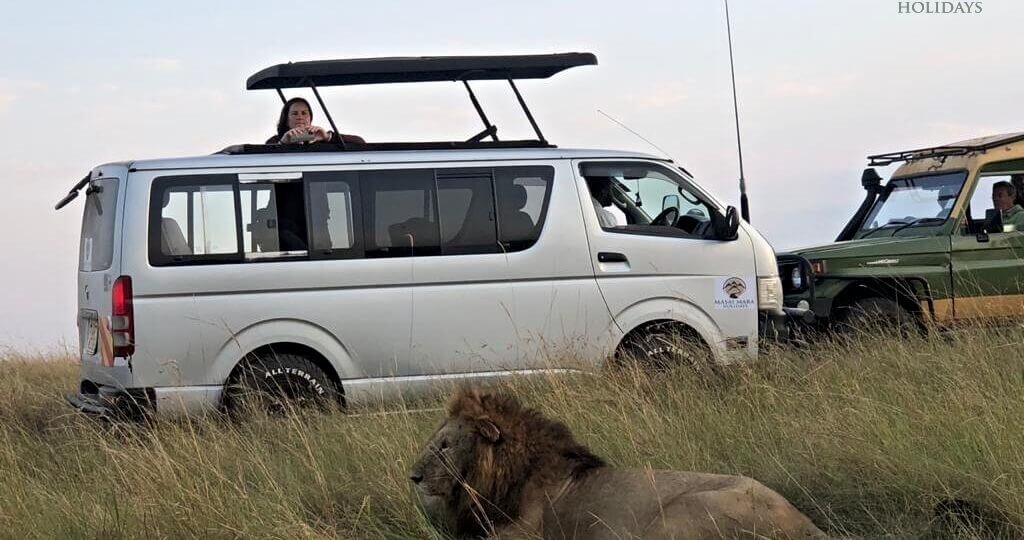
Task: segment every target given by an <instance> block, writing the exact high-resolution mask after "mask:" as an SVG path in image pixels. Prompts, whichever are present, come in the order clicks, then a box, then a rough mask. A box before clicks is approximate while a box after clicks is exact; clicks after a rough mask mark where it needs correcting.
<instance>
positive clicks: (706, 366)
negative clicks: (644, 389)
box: [616, 324, 722, 378]
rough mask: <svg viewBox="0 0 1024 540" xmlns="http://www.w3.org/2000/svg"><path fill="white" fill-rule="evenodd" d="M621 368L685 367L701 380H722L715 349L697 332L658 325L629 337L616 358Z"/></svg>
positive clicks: (657, 369) (680, 327)
mask: <svg viewBox="0 0 1024 540" xmlns="http://www.w3.org/2000/svg"><path fill="white" fill-rule="evenodd" d="M616 357H617V360H618V363H619V365H627V366H628V365H630V364H634V365H637V366H638V367H640V368H641V369H643V370H645V371H650V372H655V373H658V372H666V371H670V370H673V369H676V368H678V367H681V366H686V367H689V368H690V369H692V370H693V371H694V372H695V373H697V374H698V375H701V376H705V377H709V378H715V377H719V376H721V374H722V372H721V366H719V365H718V364H717V363H716V362H715V357H714V355H713V354H712V353H711V349H710V348H709V347H708V346H707V344H705V343H704V340H702V339H701V338H700V336H699V335H697V333H696V332H694V331H693V330H691V329H689V328H686V327H682V326H680V325H678V324H654V325H651V326H648V327H647V328H644V329H642V330H639V331H637V332H636V333H635V334H633V335H632V336H630V337H628V338H627V339H626V340H625V341H624V342H623V344H622V346H621V347H620V348H619V352H618V353H617V354H616Z"/></svg>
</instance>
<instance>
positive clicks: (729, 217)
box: [711, 206, 740, 241]
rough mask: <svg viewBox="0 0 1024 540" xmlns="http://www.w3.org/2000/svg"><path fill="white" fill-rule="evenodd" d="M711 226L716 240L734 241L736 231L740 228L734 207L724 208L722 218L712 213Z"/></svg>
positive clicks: (716, 213)
mask: <svg viewBox="0 0 1024 540" xmlns="http://www.w3.org/2000/svg"><path fill="white" fill-rule="evenodd" d="M711 226H712V227H713V228H714V231H715V238H717V239H718V240H725V241H730V240H735V239H736V238H737V236H738V235H737V234H736V231H738V230H739V228H740V216H739V213H738V212H737V211H736V207H735V206H730V207H728V208H726V209H725V215H724V216H723V215H721V214H719V213H718V212H712V213H711Z"/></svg>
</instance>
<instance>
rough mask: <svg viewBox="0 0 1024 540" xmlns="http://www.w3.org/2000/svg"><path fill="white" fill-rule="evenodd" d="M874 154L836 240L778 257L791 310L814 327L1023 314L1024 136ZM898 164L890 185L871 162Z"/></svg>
mask: <svg viewBox="0 0 1024 540" xmlns="http://www.w3.org/2000/svg"><path fill="white" fill-rule="evenodd" d="M868 159H869V161H870V163H869V168H868V169H866V170H865V171H864V174H863V176H862V179H861V183H862V185H863V186H864V189H865V190H866V191H867V196H866V198H865V199H864V202H863V203H862V204H861V206H860V208H859V209H858V210H857V211H856V213H854V215H853V217H852V218H851V219H850V221H849V223H848V224H847V225H846V227H845V228H844V229H843V231H842V232H841V233H840V234H839V236H838V237H837V238H836V241H835V242H833V243H830V244H826V245H821V246H815V247H809V248H804V249H797V250H794V251H792V252H789V253H782V254H779V255H778V264H779V275H780V277H781V278H782V281H783V293H784V306H785V311H786V312H787V314H789V315H790V316H791V317H793V318H796V319H797V322H798V323H799V322H801V321H802V322H803V323H806V324H807V325H811V326H813V327H816V328H819V329H820V328H828V327H837V328H838V329H842V328H843V327H851V328H857V327H861V326H862V325H863V324H865V323H869V322H875V323H877V324H882V325H886V326H895V327H897V328H900V329H904V330H908V329H910V328H912V327H915V326H917V327H922V328H924V327H930V326H939V327H946V326H950V325H953V324H956V323H960V322H966V321H1007V320H1012V319H1013V318H1015V317H1018V318H1019V317H1024V215H1022V214H1024V210H1022V208H1021V207H1020V206H1019V205H1020V203H1021V202H1022V201H1024V132H1021V133H1013V134H1007V135H996V136H990V137H984V138H980V139H973V140H969V141H964V142H959V143H955V144H949V145H944V146H938V147H934V148H924V149H919V150H910V151H904V152H894V153H889V154H880V155H876V156H870V157H868ZM899 162H902V163H903V164H902V165H901V166H900V167H899V168H898V169H897V170H896V172H895V173H894V174H893V175H892V178H891V179H890V180H889V181H888V182H887V183H885V184H884V185H883V184H882V181H881V178H880V177H879V175H878V173H877V172H876V171H875V169H874V168H872V167H875V166H886V165H890V164H893V163H899ZM1008 186H1011V187H1012V188H1011V189H1008ZM1008 197H1009V198H1008ZM1013 197H1016V198H1015V199H1014V198H1013ZM997 199H998V200H997ZM997 206H998V208H997ZM797 326H798V327H799V326H802V325H800V324H797Z"/></svg>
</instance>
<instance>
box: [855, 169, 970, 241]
mask: <svg viewBox="0 0 1024 540" xmlns="http://www.w3.org/2000/svg"><path fill="white" fill-rule="evenodd" d="M966 179H967V173H966V172H954V173H944V174H934V175H928V176H915V177H913V178H896V179H893V180H891V181H890V182H889V183H888V184H887V185H886V186H885V189H883V190H882V193H881V195H879V196H878V200H877V201H875V205H874V207H872V208H871V211H870V212H869V213H868V215H867V217H866V218H865V219H864V223H863V224H861V230H860V232H861V234H860V237H861V238H863V237H865V236H868V235H871V234H874V233H875V232H876V231H880V230H888V231H890V232H891V234H895V233H896V231H898V230H902V229H903V228H909V227H916V226H934V225H939V224H942V223H945V222H946V219H948V218H949V214H950V212H952V211H953V204H954V203H955V202H956V198H957V197H958V196H959V195H960V190H961V189H963V187H964V181H965V180H966ZM879 234H882V233H879Z"/></svg>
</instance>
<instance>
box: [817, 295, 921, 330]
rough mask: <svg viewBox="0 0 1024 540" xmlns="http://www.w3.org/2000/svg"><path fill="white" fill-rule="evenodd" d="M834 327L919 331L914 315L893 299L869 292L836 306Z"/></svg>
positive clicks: (842, 328) (841, 328) (840, 328)
mask: <svg viewBox="0 0 1024 540" xmlns="http://www.w3.org/2000/svg"><path fill="white" fill-rule="evenodd" d="M836 322H837V330H838V331H839V332H840V333H842V334H857V333H862V332H863V333H870V334H878V333H887V332H888V333H895V334H899V335H901V336H909V335H911V334H913V333H914V332H918V331H920V328H921V327H920V321H919V320H918V318H917V316H916V315H915V314H913V313H911V312H910V311H909V310H907V309H906V308H904V307H903V306H901V305H900V304H899V302H897V301H895V300H890V299H888V298H882V297H880V296H870V297H867V298H859V299H857V300H854V301H853V302H851V303H850V305H848V306H845V307H843V308H840V309H839V313H838V317H837V321H836Z"/></svg>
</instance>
